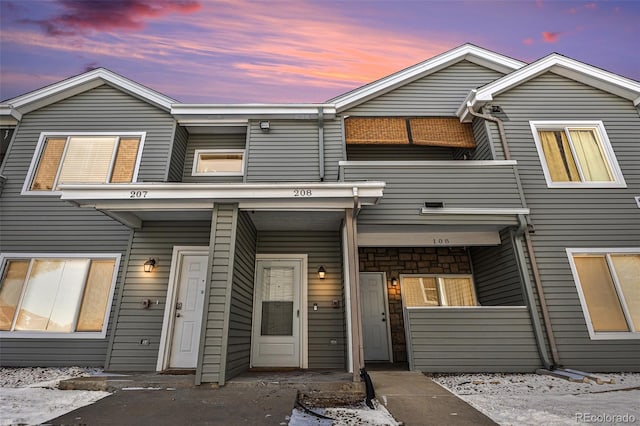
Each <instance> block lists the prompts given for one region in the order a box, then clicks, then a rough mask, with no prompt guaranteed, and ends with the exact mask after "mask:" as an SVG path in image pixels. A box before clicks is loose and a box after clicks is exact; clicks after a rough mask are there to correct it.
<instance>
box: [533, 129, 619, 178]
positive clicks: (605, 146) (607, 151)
mask: <svg viewBox="0 0 640 426" xmlns="http://www.w3.org/2000/svg"><path fill="white" fill-rule="evenodd" d="M529 125H530V127H531V132H532V133H533V140H534V141H535V144H536V149H537V150H538V156H539V157H540V163H541V164H542V170H543V172H544V178H545V180H546V181H547V187H548V188H626V187H627V184H626V182H625V181H624V176H623V175H622V171H621V170H620V166H619V165H618V160H617V159H616V155H615V153H614V152H613V148H612V147H611V142H610V141H609V136H608V135H607V131H606V130H605V128H604V123H603V122H602V121H599V120H598V121H530V122H529ZM567 128H588V129H594V130H595V131H596V133H597V134H598V138H600V143H601V144H602V151H603V152H604V156H605V160H606V161H607V165H608V166H609V169H610V170H611V175H612V178H613V180H612V181H611V182H589V181H581V182H554V181H553V180H552V179H551V173H550V172H549V166H548V165H547V158H546V157H545V155H544V151H543V149H542V142H541V141H540V135H539V134H538V132H539V131H545V130H548V131H551V130H555V131H558V130H562V131H566V130H567ZM574 158H575V156H574ZM576 165H577V167H578V170H580V165H579V164H578V161H577V160H576Z"/></svg>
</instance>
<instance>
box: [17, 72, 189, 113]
mask: <svg viewBox="0 0 640 426" xmlns="http://www.w3.org/2000/svg"><path fill="white" fill-rule="evenodd" d="M103 84H108V85H112V86H114V87H116V88H118V89H120V90H123V91H125V92H127V93H129V94H131V95H133V96H135V97H138V98H140V99H142V100H144V101H146V102H148V103H150V104H153V105H155V106H157V107H159V108H161V109H163V110H165V111H170V109H171V104H173V103H175V102H176V100H175V99H172V98H169V97H167V96H164V95H162V94H160V93H158V92H155V91H153V90H151V89H148V88H146V87H144V86H142V85H140V84H138V83H135V82H134V81H131V80H129V79H127V78H124V77H122V76H120V75H118V74H115V73H113V72H111V71H109V70H106V69H104V68H98V69H95V70H92V71H89V72H86V73H83V74H80V75H77V76H75V77H71V78H68V79H66V80H63V81H60V82H57V83H54V84H51V85H49V86H46V87H43V88H41V89H37V90H34V91H32V92H29V93H26V94H24V95H21V96H18V97H15V98H13V99H9V100H7V101H6V102H7V104H10V105H12V107H13V108H14V109H15V110H17V111H19V112H20V113H21V114H27V113H29V112H31V111H34V110H36V109H38V108H42V107H44V106H47V105H50V104H52V103H55V102H58V101H61V100H63V99H66V98H69V97H71V96H75V95H77V94H80V93H83V92H86V91H87V90H91V89H94V88H96V87H99V86H101V85H103Z"/></svg>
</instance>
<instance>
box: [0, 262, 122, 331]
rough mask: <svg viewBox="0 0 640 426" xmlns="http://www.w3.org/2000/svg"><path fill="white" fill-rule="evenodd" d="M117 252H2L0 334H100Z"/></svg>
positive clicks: (108, 305) (104, 326)
mask: <svg viewBox="0 0 640 426" xmlns="http://www.w3.org/2000/svg"><path fill="white" fill-rule="evenodd" d="M119 263H120V255H119V254H115V255H104V254H103V255H91V256H90V257H76V256H73V255H65V256H64V257H61V256H60V255H43V256H38V257H28V256H26V257H25V256H23V255H19V254H15V255H14V254H11V255H4V256H3V257H2V263H0V265H2V275H1V279H0V335H3V336H5V337H47V338H48V337H87V338H99V337H104V336H105V334H106V328H107V319H108V316H109V310H110V309H111V299H112V297H113V289H114V285H115V280H116V275H117V274H116V271H117V265H119Z"/></svg>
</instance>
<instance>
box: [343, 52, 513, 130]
mask: <svg viewBox="0 0 640 426" xmlns="http://www.w3.org/2000/svg"><path fill="white" fill-rule="evenodd" d="M499 77H502V74H501V73H499V72H497V71H493V70H490V69H488V68H485V67H482V66H480V65H477V64H474V63H472V62H469V61H464V60H463V61H460V62H458V63H456V64H453V65H451V66H449V67H447V68H445V69H442V70H440V71H437V72H435V73H433V74H430V75H428V76H426V77H423V78H421V79H419V80H416V81H413V82H411V83H408V84H405V85H404V86H401V87H399V88H397V89H395V90H392V91H390V92H388V93H386V94H384V95H381V96H378V97H376V98H374V99H372V100H369V101H367V102H364V103H362V104H360V105H358V106H355V107H353V108H351V109H349V110H348V111H345V114H348V115H368V116H374V115H427V116H442V117H454V116H455V115H456V110H457V109H458V108H459V107H460V104H462V102H463V101H464V99H465V97H466V96H467V95H468V94H469V91H470V90H471V89H475V88H476V87H480V86H483V85H485V84H487V83H489V82H491V81H493V80H495V79H497V78H499Z"/></svg>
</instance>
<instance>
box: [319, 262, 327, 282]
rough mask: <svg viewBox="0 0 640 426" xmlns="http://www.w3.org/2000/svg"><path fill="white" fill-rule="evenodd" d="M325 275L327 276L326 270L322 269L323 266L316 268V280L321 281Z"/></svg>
mask: <svg viewBox="0 0 640 426" xmlns="http://www.w3.org/2000/svg"><path fill="white" fill-rule="evenodd" d="M326 275H327V271H326V269H324V266H322V265H320V267H319V268H318V278H320V279H321V280H324V277H325V276H326Z"/></svg>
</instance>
